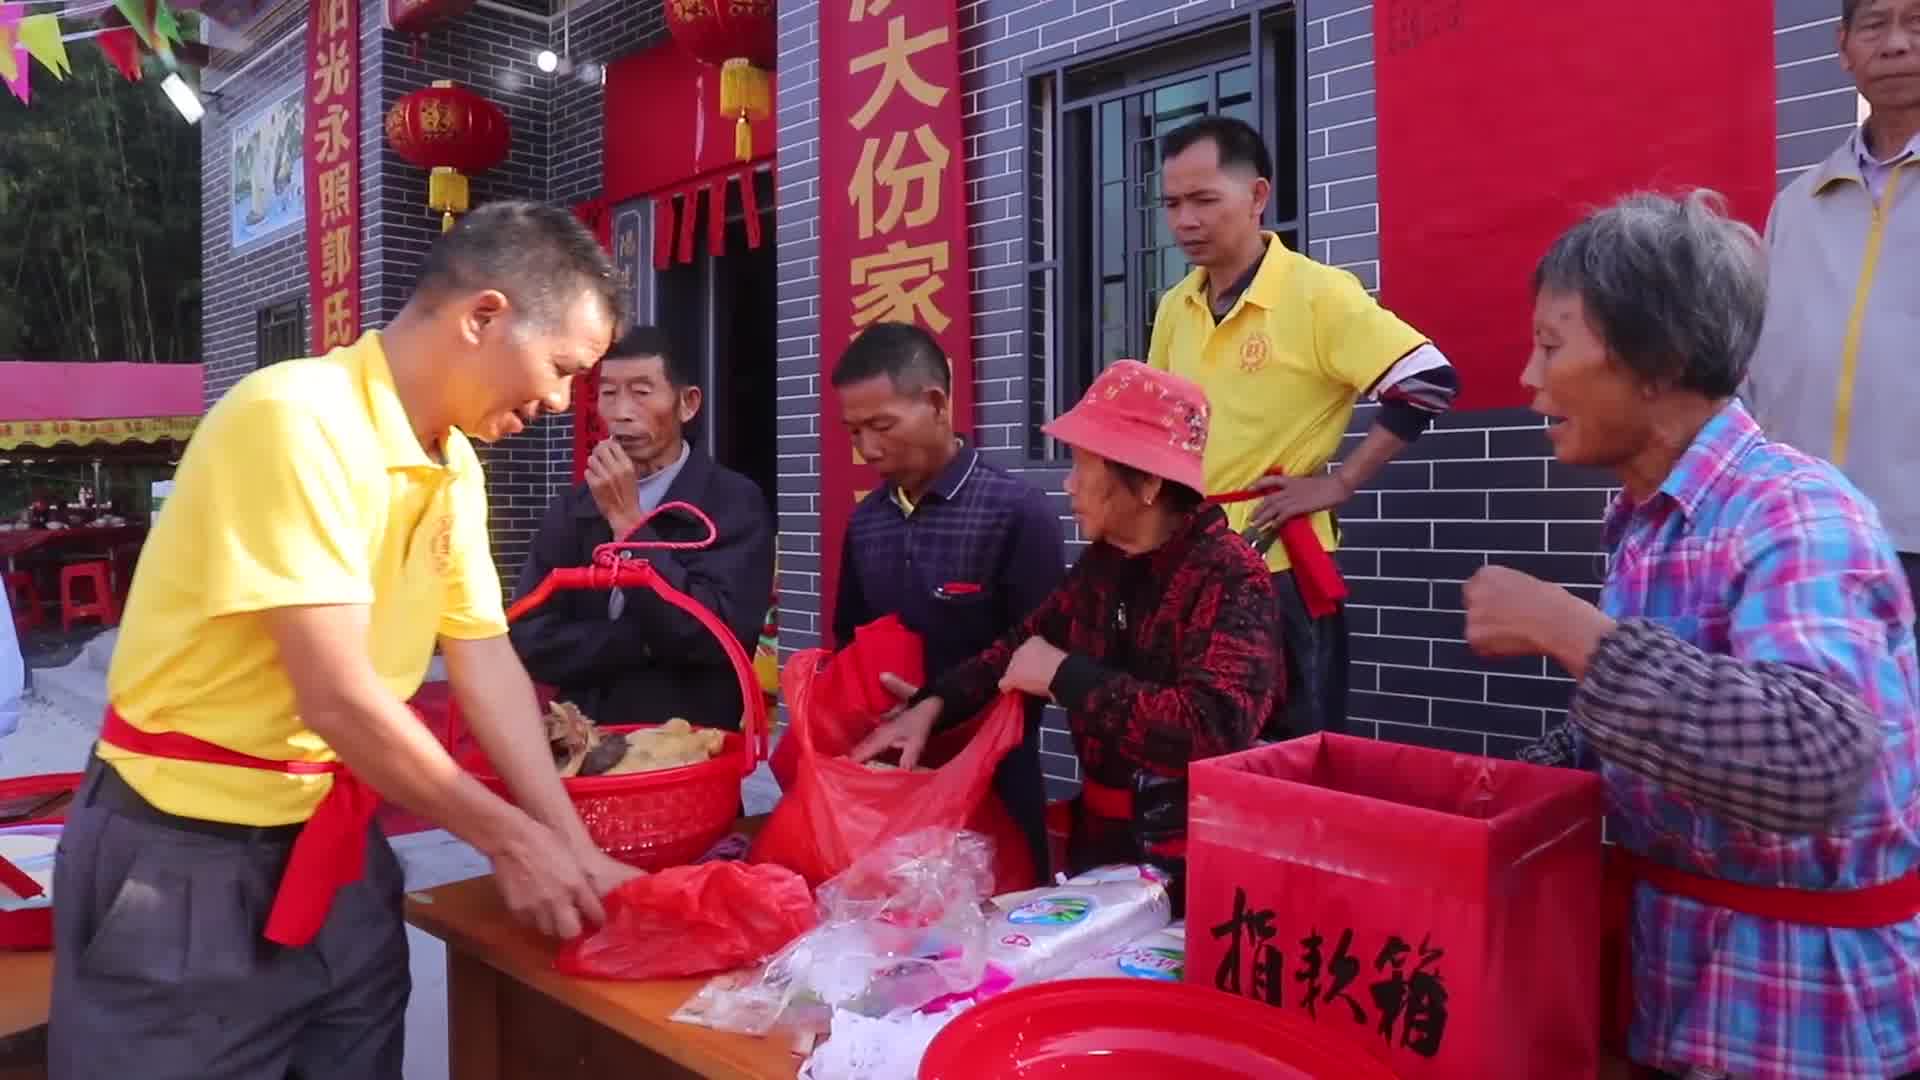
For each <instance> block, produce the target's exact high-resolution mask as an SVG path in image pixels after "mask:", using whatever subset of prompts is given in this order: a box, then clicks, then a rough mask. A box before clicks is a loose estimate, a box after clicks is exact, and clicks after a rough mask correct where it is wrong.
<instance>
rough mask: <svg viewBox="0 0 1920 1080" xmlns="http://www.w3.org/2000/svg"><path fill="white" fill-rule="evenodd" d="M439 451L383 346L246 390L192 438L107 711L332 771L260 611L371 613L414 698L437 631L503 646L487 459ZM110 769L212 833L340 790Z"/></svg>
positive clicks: (262, 379) (286, 814) (292, 370)
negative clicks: (339, 608)
mask: <svg viewBox="0 0 1920 1080" xmlns="http://www.w3.org/2000/svg"><path fill="white" fill-rule="evenodd" d="M442 450H443V453H442V457H444V459H445V463H444V464H436V463H435V462H434V461H433V460H432V459H431V458H429V457H428V456H427V454H426V452H425V451H424V450H422V449H421V447H420V441H419V439H418V438H417V437H415V435H414V432H413V428H412V426H411V425H410V424H409V423H408V422H407V415H406V413H405V411H404V410H403V409H402V408H401V405H400V398H399V396H398V395H397V394H396V393H395V391H394V386H393V377H392V375H391V373H390V372H389V370H388V368H387V359H386V354H385V353H384V352H383V351H382V350H381V347H380V335H379V334H378V333H377V332H369V333H368V334H366V335H365V336H363V337H362V338H361V339H360V340H359V341H358V342H355V343H354V344H353V345H350V346H347V347H344V348H339V349H335V350H333V351H332V352H330V353H328V354H327V355H326V356H323V357H317V358H313V359H307V360H294V361H290V362H288V363H284V364H277V365H275V366H273V367H270V368H267V369H265V370H263V371H260V372H257V373H255V374H253V375H250V376H248V377H247V378H245V379H243V380H241V382H240V384H239V385H237V386H235V387H234V388H233V389H232V390H231V391H230V392H228V394H227V395H226V396H225V397H223V398H221V399H220V402H219V404H217V405H215V406H214V407H213V409H212V410H210V411H209V412H208V413H207V416H206V419H205V420H204V421H202V422H201V424H200V426H199V429H198V430H197V431H195V432H194V436H193V440H192V442H191V443H190V444H189V445H188V447H187V452H186V456H185V457H184V458H182V459H181V462H180V468H179V470H178V473H177V474H176V475H175V477H174V487H173V495H172V497H171V498H169V499H168V500H167V505H166V508H165V509H164V510H162V511H161V513H160V517H159V520H158V522H156V523H155V525H154V528H153V532H152V535H151V536H149V537H148V539H147V544H146V548H145V550H144V551H142V552H141V556H140V566H139V571H138V573H136V574H135V575H134V581H133V591H132V593H131V595H130V596H129V597H128V600H127V609H126V614H125V618H124V619H123V620H122V622H121V626H120V639H119V642H118V645H117V646H116V648H115V649H114V654H113V665H112V668H111V669H110V671H109V672H108V675H107V694H108V697H109V700H111V701H112V702H113V704H114V706H115V707H116V708H117V709H119V711H120V714H121V715H122V716H124V717H126V719H127V721H128V722H129V723H131V724H132V725H133V726H135V727H137V728H140V729H142V730H145V731H154V732H165V731H181V732H185V733H187V734H190V735H193V736H196V737H198V738H201V739H204V740H207V741H208V742H212V743H216V744H218V745H220V746H224V747H227V748H228V749H231V750H237V751H240V752H242V753H246V754H252V755H254V756H256V757H263V758H273V759H276V760H300V761H330V760H332V759H333V756H334V755H333V751H332V750H331V749H329V748H328V747H327V745H326V743H325V742H323V741H322V740H321V739H320V737H319V736H318V735H315V734H314V733H313V732H312V731H309V730H308V729H307V726H306V725H305V724H304V723H302V722H301V720H300V716H299V711H298V709H297V708H296V706H295V703H294V693H293V684H292V682H291V681H290V680H289V679H288V678H287V674H286V671H285V670H284V669H283V668H282V667H281V664H280V657H279V655H278V650H277V649H276V647H275V645H274V642H273V639H272V638H271V637H270V636H269V635H268V633H267V628H266V623H265V617H264V614H263V613H264V612H266V611H269V610H271V609H273V608H282V607H301V606H309V605H329V604H359V605H366V606H368V607H369V608H370V610H371V614H370V623H371V626H370V633H369V637H368V640H367V653H368V655H369V656H370V657H371V659H372V661H373V666H374V670H375V671H377V672H378V673H379V675H380V678H381V681H382V682H384V683H385V684H386V687H387V689H388V690H389V691H390V692H392V694H393V696H394V697H395V698H396V699H401V700H404V699H406V698H409V697H412V696H413V694H414V692H415V691H416V690H418V689H419V687H420V683H421V680H422V679H423V678H425V676H426V671H427V665H428V663H429V662H430V661H431V659H432V657H433V650H434V645H435V642H436V640H437V637H438V636H439V635H445V636H447V637H450V638H463V639H475V638H488V637H495V636H498V635H501V634H504V633H506V632H507V624H506V615H505V613H504V612H503V611H502V609H501V597H500V580H499V575H498V573H497V572H496V571H495V569H494V566H493V559H492V556H491V553H490V552H489V550H488V544H487V503H486V487H485V484H484V482H483V480H482V477H481V473H480V462H479V460H478V459H477V458H476V457H475V456H474V452H473V447H472V446H471V445H470V444H469V443H468V442H467V439H466V437H465V436H464V435H462V434H461V433H460V432H458V431H449V432H448V433H447V436H446V438H445V440H444V441H443V443H442ZM99 753H100V756H101V757H103V758H105V759H107V760H108V761H111V762H113V764H114V767H115V768H116V769H117V770H118V771H119V773H120V775H121V776H123V777H124V778H125V779H126V781H127V783H128V784H130V785H131V786H132V787H133V788H134V789H135V790H137V791H138V792H140V794H141V795H142V796H143V797H145V798H146V799H147V800H148V801H149V802H151V803H153V804H154V805H155V806H157V807H159V808H160V809H162V810H165V811H167V812H169V813H173V814H179V815H182V816H186V817H194V818H201V819H205V820H210V821H225V822H232V823H236V824H242V825H285V824H292V823H295V822H300V821H304V820H306V819H307V818H308V817H309V816H311V814H312V813H313V810H314V807H315V806H317V805H318V804H319V802H320V799H321V797H322V796H324V795H325V794H326V792H327V790H328V788H329V786H330V785H331V783H332V781H331V780H330V779H329V778H327V777H324V776H320V777H312V776H308V777H295V776H288V775H286V774H283V773H270V772H263V771H259V770H253V769H240V768H232V767H228V766H222V765H203V764H197V763H188V762H179V761H167V760H161V759H158V758H148V757H143V756H140V755H136V754H129V753H127V752H125V751H122V750H119V749H116V748H114V747H109V746H105V745H102V746H101V747H100V750H99Z"/></svg>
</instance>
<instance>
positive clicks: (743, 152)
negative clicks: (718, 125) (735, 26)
mask: <svg viewBox="0 0 1920 1080" xmlns="http://www.w3.org/2000/svg"><path fill="white" fill-rule="evenodd" d="M772 99H773V84H772V80H770V79H769V78H767V73H766V72H764V71H762V70H760V69H759V68H757V67H754V66H753V65H752V64H751V63H749V62H747V61H745V60H741V59H737V58H736V59H733V60H728V61H727V62H726V63H724V64H721V65H720V113H721V115H723V116H731V117H734V118H735V121H734V125H733V153H734V156H735V157H737V158H739V159H740V160H741V161H751V160H753V126H752V122H751V118H752V117H764V116H766V115H767V114H768V113H770V112H772V111H773V100H772Z"/></svg>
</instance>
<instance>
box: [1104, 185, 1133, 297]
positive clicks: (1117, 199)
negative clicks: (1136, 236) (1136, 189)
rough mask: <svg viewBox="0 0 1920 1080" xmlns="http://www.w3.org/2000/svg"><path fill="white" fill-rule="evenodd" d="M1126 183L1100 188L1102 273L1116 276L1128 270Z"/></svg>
mask: <svg viewBox="0 0 1920 1080" xmlns="http://www.w3.org/2000/svg"><path fill="white" fill-rule="evenodd" d="M1125 198H1126V187H1125V185H1124V184H1117V183H1116V184H1106V185H1103V186H1102V187H1101V188H1100V274H1101V276H1103V277H1116V276H1118V275H1121V274H1124V273H1126V272H1127V263H1126V259H1127V233H1126V229H1127V211H1126V206H1125V204H1124V203H1123V201H1122V200H1124V199H1125Z"/></svg>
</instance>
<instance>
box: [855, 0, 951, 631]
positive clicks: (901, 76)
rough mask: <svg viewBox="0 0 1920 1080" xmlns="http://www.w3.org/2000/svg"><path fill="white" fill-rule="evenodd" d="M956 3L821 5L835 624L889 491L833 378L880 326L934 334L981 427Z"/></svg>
mask: <svg viewBox="0 0 1920 1080" xmlns="http://www.w3.org/2000/svg"><path fill="white" fill-rule="evenodd" d="M961 97H962V87H961V85H960V30H959V18H958V15H957V12H956V5H955V4H953V3H951V2H947V3H933V2H924V3H913V4H899V3H892V2H891V0H852V2H851V4H849V3H848V0H839V2H837V3H827V4H822V5H821V7H820V118H821V119H820V193H821V194H820V200H821V203H820V373H821V378H820V404H821V409H820V571H821V600H822V604H821V617H822V620H823V623H824V625H825V626H827V627H831V626H832V624H833V623H832V620H833V611H832V608H833V599H834V596H835V589H836V587H837V584H838V582H839V579H840V541H841V537H842V535H843V534H844V533H845V531H846V525H847V517H848V515H849V514H850V513H852V511H853V505H854V502H855V500H856V499H857V498H858V497H859V495H861V494H863V493H865V492H867V491H870V490H872V489H873V488H874V487H876V486H878V483H879V481H878V478H877V477H876V476H875V474H874V472H873V470H872V469H870V468H868V467H867V466H866V465H864V464H862V463H860V462H858V461H857V460H856V459H855V457H854V453H853V444H852V440H851V439H849V438H848V436H847V431H846V428H845V427H843V426H842V425H841V422H840V403H839V400H838V399H837V398H836V397H835V395H834V393H833V387H832V385H831V383H830V379H831V377H832V374H833V367H834V365H835V364H836V363H838V362H839V360H840V354H841V352H842V351H843V350H845V348H846V347H847V343H848V342H850V341H851V340H853V337H854V335H855V334H857V333H858V332H859V331H860V330H861V329H863V328H865V327H867V326H870V325H872V324H873V323H875V322H912V323H918V324H920V325H921V326H924V327H926V328H927V329H928V330H930V331H932V332H933V334H934V335H935V336H936V337H938V338H939V339H940V344H941V347H942V348H944V349H945V350H946V353H947V356H948V357H949V358H950V359H951V361H952V363H953V398H954V401H953V408H954V422H955V424H956V425H957V426H958V427H959V428H960V429H961V430H963V431H966V430H971V428H972V426H973V352H972V346H973V317H972V299H973V298H972V293H971V286H970V284H969V277H968V273H967V261H968V260H967V189H966V151H965V149H964V147H965V145H966V143H965V140H964V134H965V133H964V131H963V127H962V123H961Z"/></svg>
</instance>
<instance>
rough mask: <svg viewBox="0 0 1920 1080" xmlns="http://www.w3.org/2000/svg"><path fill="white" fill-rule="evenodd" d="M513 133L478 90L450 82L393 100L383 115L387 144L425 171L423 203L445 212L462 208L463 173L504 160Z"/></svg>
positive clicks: (447, 224)
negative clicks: (385, 123) (425, 199)
mask: <svg viewBox="0 0 1920 1080" xmlns="http://www.w3.org/2000/svg"><path fill="white" fill-rule="evenodd" d="M512 142H513V131H512V129H511V128H509V127H508V126H507V114H505V113H503V112H501V111H500V109H499V107H498V106H496V105H494V103H493V102H491V101H488V100H487V99H486V98H483V97H481V96H480V95H479V94H476V93H474V92H473V91H471V90H468V89H467V88H466V87H463V86H456V85H454V84H453V83H451V82H446V81H442V82H436V83H434V84H433V85H432V86H429V87H426V88H424V89H421V90H415V91H414V92H413V93H411V94H408V95H407V96H406V97H403V98H401V99H400V100H399V101H397V102H395V103H394V106H393V109H392V110H391V111H389V112H388V113H387V144H388V145H389V146H391V147H393V151H394V153H396V154H399V155H400V157H401V158H402V159H403V160H405V161H407V162H408V163H409V164H413V165H417V166H419V167H420V168H422V169H428V170H431V171H430V173H429V175H428V180H427V206H428V208H430V209H433V210H437V211H440V212H441V213H443V214H445V215H446V216H445V217H444V218H443V219H442V222H441V228H442V229H451V228H453V215H455V214H464V213H466V211H467V177H466V174H467V173H477V172H485V171H486V170H488V169H491V168H493V167H494V166H495V165H498V164H500V163H501V162H502V161H505V160H506V157H507V148H508V147H509V146H510V145H512Z"/></svg>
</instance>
